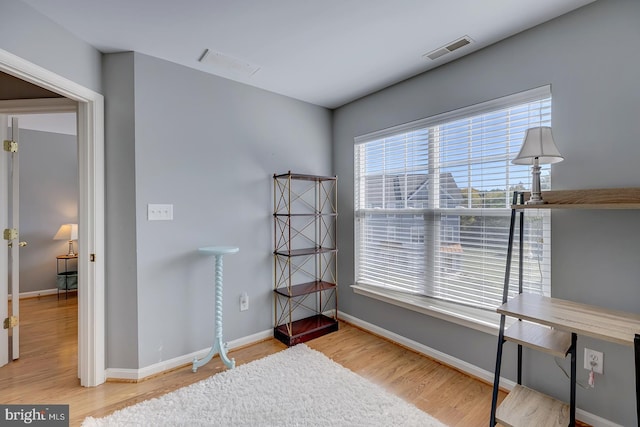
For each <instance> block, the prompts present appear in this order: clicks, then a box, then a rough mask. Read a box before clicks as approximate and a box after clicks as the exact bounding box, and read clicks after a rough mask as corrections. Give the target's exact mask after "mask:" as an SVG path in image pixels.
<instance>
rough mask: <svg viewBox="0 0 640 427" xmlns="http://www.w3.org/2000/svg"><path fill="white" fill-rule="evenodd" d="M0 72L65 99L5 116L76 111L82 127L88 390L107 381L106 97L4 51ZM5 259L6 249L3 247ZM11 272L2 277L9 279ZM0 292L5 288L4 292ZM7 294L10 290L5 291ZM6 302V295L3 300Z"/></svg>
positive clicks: (81, 263)
mask: <svg viewBox="0 0 640 427" xmlns="http://www.w3.org/2000/svg"><path fill="white" fill-rule="evenodd" d="M0 72H2V73H5V74H8V75H10V76H13V77H16V78H18V79H20V80H23V81H25V82H27V83H30V84H31V85H34V86H37V87H39V88H42V89H45V90H48V91H51V92H53V93H55V94H58V95H60V96H61V98H41V99H28V100H24V99H18V100H15V99H14V100H5V101H0V113H7V114H20V113H24V112H28V113H35V112H51V111H60V109H61V108H62V109H64V108H69V105H70V103H71V104H72V105H74V107H75V110H76V111H77V118H78V126H77V134H78V171H79V191H78V219H79V220H78V224H79V226H80V228H79V231H78V234H79V239H78V248H77V250H78V281H80V282H81V283H84V284H86V286H83V287H81V288H80V289H79V290H78V325H79V326H78V376H79V378H80V384H81V385H83V386H96V385H99V384H102V383H103V382H104V381H105V318H104V314H105V313H104V301H105V299H104V134H103V133H104V132H103V129H104V117H103V110H104V99H103V97H102V95H100V94H98V93H96V92H93V91H91V90H89V89H87V88H85V87H82V86H80V85H78V84H76V83H74V82H72V81H70V80H67V79H65V78H63V77H61V76H58V75H56V74H55V73H52V72H50V71H48V70H45V69H43V68H41V67H39V66H37V65H35V64H33V63H30V62H28V61H25V60H23V59H21V58H19V57H17V56H15V55H13V54H11V53H9V52H6V51H3V50H0ZM0 248H2V249H1V251H2V253H0V256H5V255H6V254H7V252H6V248H5V247H4V246H3V245H0ZM6 270H7V269H6V266H4V265H3V267H0V277H7V271H6ZM0 287H1V286H0ZM5 289H6V287H5ZM1 293H2V291H1V290H0V298H4V299H5V300H6V290H5V291H4V297H3V295H1Z"/></svg>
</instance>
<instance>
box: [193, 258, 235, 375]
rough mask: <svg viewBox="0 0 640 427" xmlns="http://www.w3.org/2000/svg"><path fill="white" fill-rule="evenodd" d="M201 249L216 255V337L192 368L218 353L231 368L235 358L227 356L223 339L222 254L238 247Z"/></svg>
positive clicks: (196, 367) (203, 363) (206, 361)
mask: <svg viewBox="0 0 640 427" xmlns="http://www.w3.org/2000/svg"><path fill="white" fill-rule="evenodd" d="M200 251H203V252H209V253H213V254H214V255H215V259H216V261H215V280H216V293H215V295H216V301H215V334H216V335H215V339H214V341H213V346H212V347H211V350H210V351H209V353H208V354H207V355H206V356H205V357H204V358H203V359H201V360H198V359H197V358H194V360H193V367H192V368H191V370H192V371H193V372H196V371H197V370H198V368H199V367H200V366H203V365H205V364H206V363H208V362H209V361H210V360H211V359H212V358H213V356H215V355H216V354H219V355H220V359H221V360H222V362H223V363H224V364H225V366H226V367H227V368H229V369H233V368H235V366H236V362H235V360H234V359H230V358H229V357H228V356H227V346H226V344H225V343H224V342H223V341H222V255H223V254H225V253H236V252H237V251H238V248H228V247H211V248H200Z"/></svg>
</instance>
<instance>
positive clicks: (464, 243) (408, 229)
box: [355, 87, 551, 310]
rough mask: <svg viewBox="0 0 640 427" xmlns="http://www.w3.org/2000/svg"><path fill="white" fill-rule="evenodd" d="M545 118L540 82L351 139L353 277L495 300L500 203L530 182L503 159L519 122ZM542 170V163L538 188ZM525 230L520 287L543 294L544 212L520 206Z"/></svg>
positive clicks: (506, 213) (524, 170) (502, 232)
mask: <svg viewBox="0 0 640 427" xmlns="http://www.w3.org/2000/svg"><path fill="white" fill-rule="evenodd" d="M550 125H551V93H550V88H549V87H544V88H539V89H535V90H531V91H527V92H523V93H520V94H516V95H511V96H509V97H505V98H501V99H498V100H494V101H490V102H487V103H484V104H479V105H475V106H472V107H469V108H465V109H462V110H457V111H454V112H451V113H447V114H444V115H440V116H437V117H433V118H428V119H424V120H420V121H417V122H413V123H409V124H405V125H402V126H399V127H395V128H392V129H386V130H383V131H380V132H376V133H374V134H369V135H365V136H362V137H358V138H356V145H355V222H356V223H355V229H356V245H355V252H356V253H355V258H356V284H361V285H373V286H379V287H384V288H389V289H393V290H401V291H405V292H409V293H413V294H421V295H426V296H430V297H434V298H441V299H445V300H448V301H453V302H457V303H460V304H464V305H471V306H474V307H480V308H486V309H491V310H493V309H495V307H497V306H498V305H500V303H501V300H502V289H503V286H504V275H505V266H506V253H507V243H508V234H509V223H510V215H511V210H510V209H509V206H510V205H511V202H512V197H513V192H514V191H517V190H528V189H530V180H531V171H530V167H528V166H522V165H512V164H511V160H512V159H513V158H514V157H515V156H516V154H517V153H518V151H519V149H520V146H521V144H522V141H523V138H524V134H525V131H526V130H527V129H528V128H530V127H534V126H550ZM549 170H550V169H549V166H548V165H544V166H543V169H542V189H543V190H544V189H549V188H550V176H549ZM518 223H519V221H516V224H518ZM517 231H518V230H516V232H517ZM516 236H517V233H516ZM524 236H525V239H524V243H523V249H524V251H523V252H524V259H523V262H522V269H523V277H524V279H523V283H524V286H525V289H526V291H527V292H535V293H539V294H543V295H549V293H550V216H549V213H548V211H544V210H540V211H538V212H531V213H530V212H529V211H528V212H527V215H526V216H525V224H524ZM518 244H519V243H518V239H517V238H516V239H515V241H514V250H515V252H514V254H515V256H514V259H513V263H512V266H513V269H514V270H513V272H512V274H511V280H512V282H513V283H514V285H513V286H511V289H512V291H513V292H517V280H518V269H519V259H518V257H517V254H518Z"/></svg>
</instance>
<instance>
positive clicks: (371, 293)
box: [351, 285, 500, 336]
mask: <svg viewBox="0 0 640 427" xmlns="http://www.w3.org/2000/svg"><path fill="white" fill-rule="evenodd" d="M351 288H352V289H353V292H354V293H356V294H359V295H364V296H367V297H369V298H373V299H377V300H378V301H382V302H386V303H389V304H393V305H396V306H398V307H402V308H406V309H407V310H411V311H416V312H418V313H422V314H425V315H427V316H431V317H437V318H438V319H441V320H445V321H447V322H451V323H455V324H457V325H461V326H466V327H467V328H471V329H475V330H477V331H480V332H484V333H487V334H490V335H495V336H498V331H499V329H500V315H499V314H498V313H492V312H489V311H486V310H481V309H478V308H474V307H467V306H463V305H460V304H455V303H451V302H447V301H443V300H438V299H435V298H429V297H426V296H422V295H410V294H407V293H405V292H397V291H393V290H391V289H385V288H381V287H379V286H367V285H352V286H351Z"/></svg>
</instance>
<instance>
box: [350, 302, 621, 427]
mask: <svg viewBox="0 0 640 427" xmlns="http://www.w3.org/2000/svg"><path fill="white" fill-rule="evenodd" d="M339 317H340V320H344V321H345V322H348V323H351V324H353V325H355V326H357V327H359V328H361V329H364V330H365V331H369V332H371V333H373V334H376V335H379V336H381V337H384V338H386V339H388V340H390V341H392V342H394V343H396V344H399V345H402V346H404V347H407V348H409V349H411V350H413V351H415V352H417V353H420V354H424V355H425V356H427V357H430V358H432V359H435V360H437V361H438V362H441V363H443V364H445V365H447V366H451V367H453V368H455V369H457V370H459V371H461V372H463V373H465V374H468V375H470V376H472V377H475V378H478V379H480V380H481V381H485V382H487V383H489V384H493V372H489V371H487V370H484V369H482V368H479V367H477V366H475V365H472V364H471V363H468V362H465V361H464V360H461V359H458V358H456V357H453V356H450V355H448V354H446V353H443V352H441V351H438V350H435V349H433V348H431V347H428V346H426V345H424V344H421V343H419V342H417V341H413V340H411V339H409V338H405V337H403V336H402V335H398V334H396V333H394V332H391V331H388V330H386V329H383V328H381V327H379V326H376V325H374V324H372V323H369V322H365V321H364V320H360V319H358V318H357V317H354V316H351V315H349V314H346V313H345V312H340V315H339ZM500 386H501V387H503V388H505V389H507V390H512V389H513V387H515V382H514V381H511V380H509V379H506V378H503V377H500ZM576 417H577V418H578V419H579V420H580V421H584V422H586V423H588V424H591V425H592V426H594V427H623V426H621V425H619V424H616V423H614V422H612V421H609V420H607V419H604V418H602V417H599V416H597V415H594V414H591V413H589V412H587V411H585V410H583V409H578V408H576Z"/></svg>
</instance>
